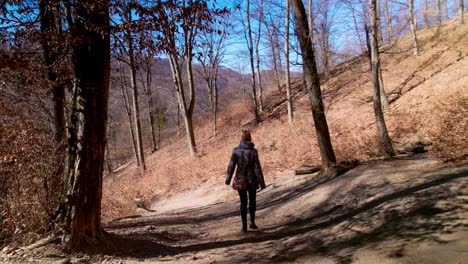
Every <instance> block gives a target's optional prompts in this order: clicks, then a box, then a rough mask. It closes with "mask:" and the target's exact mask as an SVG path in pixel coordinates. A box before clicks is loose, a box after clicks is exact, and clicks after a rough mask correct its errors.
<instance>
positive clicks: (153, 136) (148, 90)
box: [142, 54, 158, 152]
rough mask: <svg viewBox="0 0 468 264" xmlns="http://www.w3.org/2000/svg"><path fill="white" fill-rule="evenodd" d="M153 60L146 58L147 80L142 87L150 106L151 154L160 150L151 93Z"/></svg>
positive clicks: (149, 55)
mask: <svg viewBox="0 0 468 264" xmlns="http://www.w3.org/2000/svg"><path fill="white" fill-rule="evenodd" d="M153 60H154V58H153V56H151V54H147V55H145V56H144V59H143V68H144V73H145V76H144V77H145V78H142V85H143V87H144V88H145V95H146V103H147V104H148V122H149V125H150V135H151V152H155V151H156V150H158V143H157V140H156V129H155V127H154V122H155V120H154V119H155V112H154V110H155V105H154V103H153V95H152V92H151V87H152V84H153V80H152V65H153ZM143 79H144V80H143Z"/></svg>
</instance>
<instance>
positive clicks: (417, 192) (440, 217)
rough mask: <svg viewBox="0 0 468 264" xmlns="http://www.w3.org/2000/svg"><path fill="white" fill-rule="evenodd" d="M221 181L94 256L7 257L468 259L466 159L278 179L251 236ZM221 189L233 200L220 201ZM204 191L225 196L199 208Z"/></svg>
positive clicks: (114, 235) (457, 263)
mask: <svg viewBox="0 0 468 264" xmlns="http://www.w3.org/2000/svg"><path fill="white" fill-rule="evenodd" d="M223 182H224V179H221V180H220V181H219V182H218V180H216V182H208V183H207V184H204V185H203V186H202V187H199V188H197V190H196V191H195V194H194V195H195V196H196V197H195V199H194V202H192V203H190V204H186V203H184V201H186V200H187V199H186V198H187V197H186V196H184V195H182V196H178V197H176V198H169V199H168V200H172V201H176V200H178V201H179V203H178V204H177V203H176V205H177V206H173V207H168V206H166V207H164V206H163V209H162V211H164V212H162V211H161V212H147V213H146V214H144V215H140V216H134V217H128V218H124V219H119V220H115V221H113V222H111V223H109V224H107V225H106V226H105V229H106V231H107V232H108V234H109V235H108V238H109V239H108V242H109V243H106V244H103V245H101V246H100V247H99V248H96V249H93V250H92V251H90V252H88V253H87V254H83V253H80V254H73V255H71V256H68V255H66V254H64V253H63V252H62V251H61V250H60V249H58V248H56V247H54V246H50V247H45V248H44V247H42V248H38V249H37V250H34V251H33V252H30V253H28V254H26V255H23V256H19V257H13V258H1V257H0V262H5V263H15V264H16V263H25V262H29V263H62V264H64V263H323V264H328V263H338V264H346V263H367V264H377V263H379V264H390V263H440V264H451V263H453V264H465V263H468V262H467V259H468V163H467V162H466V161H464V162H458V163H441V162H439V161H437V160H434V159H430V158H427V157H426V156H425V155H424V154H420V155H415V156H406V157H399V158H395V159H392V160H387V161H374V162H367V163H364V164H361V165H359V166H358V167H356V168H355V169H353V170H350V171H348V172H347V173H345V174H342V175H340V176H335V177H323V178H317V176H316V174H310V175H302V176H281V177H277V178H275V182H274V183H270V184H269V185H268V187H267V188H266V189H265V190H263V191H261V192H259V193H258V202H257V204H258V210H257V220H256V222H257V225H259V226H260V229H259V230H258V231H250V230H249V232H247V233H242V232H241V221H240V216H239V201H238V198H237V195H235V194H234V191H232V190H230V189H229V188H230V187H228V186H225V185H224V184H223ZM223 192H229V193H230V194H231V197H232V199H231V200H228V201H224V202H214V203H213V201H216V200H219V199H218V198H219V197H223V196H224V194H223ZM189 193H190V192H189ZM203 193H206V194H208V195H209V194H211V193H215V194H216V195H214V196H213V197H218V198H213V197H209V198H208V199H207V201H208V202H210V204H206V203H205V204H204V205H203V204H200V205H199V206H198V207H197V206H194V204H196V203H197V202H196V201H199V200H200V197H203V195H202V194H203ZM185 195H187V194H185ZM188 196H190V195H188ZM181 197H182V198H181ZM163 204H164V200H163V199H161V201H160V202H156V203H155V204H153V206H155V207H158V205H163Z"/></svg>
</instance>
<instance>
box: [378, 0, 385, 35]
mask: <svg viewBox="0 0 468 264" xmlns="http://www.w3.org/2000/svg"><path fill="white" fill-rule="evenodd" d="M380 14H381V12H380V1H378V2H377V25H378V28H377V30H378V32H377V36H378V38H379V43H384V40H383V33H382V23H380Z"/></svg>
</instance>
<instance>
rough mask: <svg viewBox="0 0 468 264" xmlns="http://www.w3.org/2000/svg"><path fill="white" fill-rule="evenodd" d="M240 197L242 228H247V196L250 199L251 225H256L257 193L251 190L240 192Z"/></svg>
mask: <svg viewBox="0 0 468 264" xmlns="http://www.w3.org/2000/svg"><path fill="white" fill-rule="evenodd" d="M238 192H239V197H240V212H241V218H242V226H244V227H247V194H248V197H249V214H250V223H255V210H257V191H256V190H253V189H249V190H247V191H238Z"/></svg>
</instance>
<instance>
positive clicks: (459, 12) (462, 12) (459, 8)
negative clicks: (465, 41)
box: [458, 0, 465, 25]
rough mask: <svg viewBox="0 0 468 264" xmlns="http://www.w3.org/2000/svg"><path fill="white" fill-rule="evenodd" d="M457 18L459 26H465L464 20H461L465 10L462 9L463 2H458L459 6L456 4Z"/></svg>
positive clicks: (460, 0)
mask: <svg viewBox="0 0 468 264" xmlns="http://www.w3.org/2000/svg"><path fill="white" fill-rule="evenodd" d="M458 5H459V6H458V16H459V17H460V18H459V19H460V24H462V25H463V24H465V20H464V18H463V15H464V14H465V8H464V7H463V5H464V3H463V0H459V4H458Z"/></svg>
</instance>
